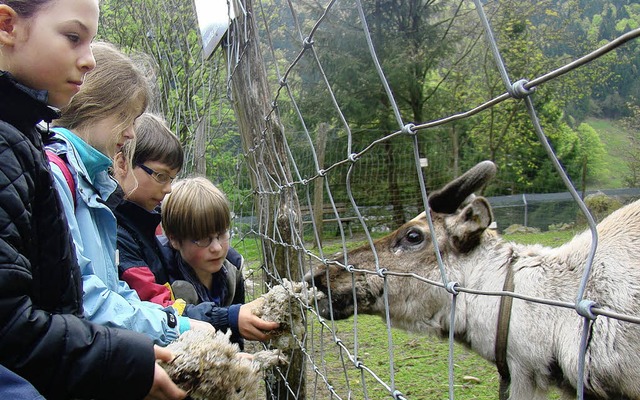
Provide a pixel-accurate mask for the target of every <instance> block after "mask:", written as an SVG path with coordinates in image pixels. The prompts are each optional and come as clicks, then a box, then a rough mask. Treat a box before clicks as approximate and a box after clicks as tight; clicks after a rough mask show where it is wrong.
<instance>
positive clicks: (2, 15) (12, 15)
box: [0, 4, 19, 47]
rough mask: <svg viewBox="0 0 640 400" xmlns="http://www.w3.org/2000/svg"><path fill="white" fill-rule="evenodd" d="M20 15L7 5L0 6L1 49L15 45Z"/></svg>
mask: <svg viewBox="0 0 640 400" xmlns="http://www.w3.org/2000/svg"><path fill="white" fill-rule="evenodd" d="M18 18H19V17H18V13H16V11H15V10H14V9H13V8H11V7H9V6H8V5H6V4H0V47H2V46H4V45H7V46H10V45H13V43H14V42H15V37H16V21H17V20H18Z"/></svg>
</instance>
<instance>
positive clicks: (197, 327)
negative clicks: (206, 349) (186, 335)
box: [189, 318, 216, 333]
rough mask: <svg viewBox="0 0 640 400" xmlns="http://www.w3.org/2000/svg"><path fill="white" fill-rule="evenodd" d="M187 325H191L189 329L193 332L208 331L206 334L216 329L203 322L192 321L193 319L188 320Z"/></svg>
mask: <svg viewBox="0 0 640 400" xmlns="http://www.w3.org/2000/svg"><path fill="white" fill-rule="evenodd" d="M189 323H190V324H191V329H195V330H204V331H208V332H211V333H213V332H215V331H216V328H214V327H213V325H211V324H210V323H208V322H204V321H200V320H197V319H193V318H189Z"/></svg>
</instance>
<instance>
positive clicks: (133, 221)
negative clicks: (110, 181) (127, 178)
mask: <svg viewBox="0 0 640 400" xmlns="http://www.w3.org/2000/svg"><path fill="white" fill-rule="evenodd" d="M120 191H122V189H120ZM115 214H116V217H117V218H118V224H119V225H127V226H131V227H134V228H135V230H136V231H138V232H140V233H142V234H143V235H154V236H155V231H156V227H157V226H158V224H159V223H160V219H161V216H160V213H158V212H157V211H152V212H149V211H147V210H146V209H144V208H142V207H140V206H139V205H137V204H136V203H134V202H132V201H129V200H124V199H122V201H121V202H120V204H118V206H117V207H116V209H115Z"/></svg>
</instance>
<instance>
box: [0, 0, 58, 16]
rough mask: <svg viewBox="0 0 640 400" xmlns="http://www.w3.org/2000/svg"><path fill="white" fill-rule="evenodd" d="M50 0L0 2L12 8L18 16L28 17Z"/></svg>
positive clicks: (8, 0)
mask: <svg viewBox="0 0 640 400" xmlns="http://www.w3.org/2000/svg"><path fill="white" fill-rule="evenodd" d="M51 1H52V0H0V4H6V5H8V6H9V7H11V8H13V9H14V11H15V12H16V13H18V15H19V16H21V17H23V18H29V17H31V16H32V15H33V14H35V13H37V12H38V11H39V10H40V9H41V8H42V6H44V5H45V4H47V3H49V2H51Z"/></svg>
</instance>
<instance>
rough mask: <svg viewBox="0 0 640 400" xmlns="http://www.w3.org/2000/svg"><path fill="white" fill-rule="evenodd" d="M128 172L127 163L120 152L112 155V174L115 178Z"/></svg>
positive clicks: (122, 176) (124, 175)
mask: <svg viewBox="0 0 640 400" xmlns="http://www.w3.org/2000/svg"><path fill="white" fill-rule="evenodd" d="M128 173H129V163H127V160H125V158H124V154H122V152H119V153H117V154H116V155H115V156H113V174H114V176H115V177H116V179H121V178H124V177H126V176H127V174H128Z"/></svg>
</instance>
